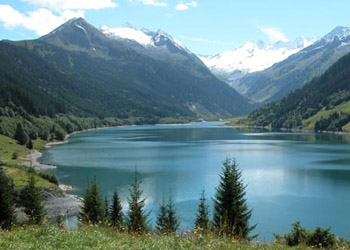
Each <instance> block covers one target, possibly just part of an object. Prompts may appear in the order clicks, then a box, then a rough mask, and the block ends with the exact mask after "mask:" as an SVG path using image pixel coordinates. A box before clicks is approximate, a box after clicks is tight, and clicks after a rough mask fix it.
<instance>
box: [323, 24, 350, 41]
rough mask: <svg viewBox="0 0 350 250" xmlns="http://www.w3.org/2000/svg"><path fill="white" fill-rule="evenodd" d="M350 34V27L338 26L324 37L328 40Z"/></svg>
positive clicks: (342, 37)
mask: <svg viewBox="0 0 350 250" xmlns="http://www.w3.org/2000/svg"><path fill="white" fill-rule="evenodd" d="M348 36H350V27H341V26H338V27H336V28H335V29H333V30H332V31H331V32H329V33H328V34H327V35H325V36H324V37H323V38H322V39H324V40H326V41H328V42H329V41H333V40H334V38H335V37H338V38H339V39H340V40H342V39H344V38H346V37H348Z"/></svg>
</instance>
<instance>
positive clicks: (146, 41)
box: [100, 24, 153, 46]
mask: <svg viewBox="0 0 350 250" xmlns="http://www.w3.org/2000/svg"><path fill="white" fill-rule="evenodd" d="M100 30H101V31H102V32H103V33H104V34H105V35H106V36H108V37H110V38H113V39H118V38H122V39H129V40H134V41H135V42H137V43H139V44H141V45H143V46H149V45H153V42H152V36H149V35H147V34H146V33H144V32H143V31H141V30H137V29H135V28H134V27H132V26H131V25H130V24H129V25H128V26H122V27H118V28H110V27H108V26H107V25H102V26H101V27H100Z"/></svg>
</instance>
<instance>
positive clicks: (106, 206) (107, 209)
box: [103, 195, 109, 219]
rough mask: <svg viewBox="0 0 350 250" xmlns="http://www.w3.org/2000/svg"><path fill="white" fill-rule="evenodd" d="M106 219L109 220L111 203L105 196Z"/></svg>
mask: <svg viewBox="0 0 350 250" xmlns="http://www.w3.org/2000/svg"><path fill="white" fill-rule="evenodd" d="M103 205H104V218H105V219H108V217H109V202H108V197H107V195H105V201H104V204H103Z"/></svg>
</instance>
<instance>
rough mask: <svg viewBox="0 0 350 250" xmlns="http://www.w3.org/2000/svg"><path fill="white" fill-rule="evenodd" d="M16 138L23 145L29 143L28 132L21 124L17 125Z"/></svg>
mask: <svg viewBox="0 0 350 250" xmlns="http://www.w3.org/2000/svg"><path fill="white" fill-rule="evenodd" d="M14 138H15V139H16V140H17V141H18V143H19V144H21V145H26V144H27V142H28V135H27V134H26V132H24V129H23V126H22V124H21V123H18V124H17V128H16V132H15V135H14Z"/></svg>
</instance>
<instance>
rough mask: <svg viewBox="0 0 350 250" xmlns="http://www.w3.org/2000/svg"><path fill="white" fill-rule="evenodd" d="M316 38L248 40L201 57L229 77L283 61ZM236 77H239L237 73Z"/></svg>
mask: <svg viewBox="0 0 350 250" xmlns="http://www.w3.org/2000/svg"><path fill="white" fill-rule="evenodd" d="M315 41H316V39H315V38H313V39H307V38H305V37H299V38H297V39H296V40H295V41H288V42H282V41H279V42H276V43H274V44H266V43H264V42H263V41H258V42H256V43H255V42H251V41H250V42H246V43H245V44H243V45H242V46H241V47H239V48H237V49H234V50H230V51H225V52H223V53H221V54H219V55H216V56H200V59H201V60H202V61H203V62H204V63H205V64H206V65H207V67H209V68H210V69H211V70H212V71H213V73H215V74H217V75H219V76H222V77H223V78H227V76H228V75H231V74H232V73H237V72H239V73H240V74H239V76H242V75H244V74H247V73H252V72H256V71H261V70H264V69H266V68H269V67H271V66H272V65H273V64H275V63H277V62H280V61H283V60H284V59H286V58H287V57H289V56H291V55H293V54H295V53H297V52H299V51H300V50H302V49H304V48H305V47H307V46H309V45H311V44H313V43H314V42H315ZM234 78H237V74H235V76H234Z"/></svg>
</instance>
